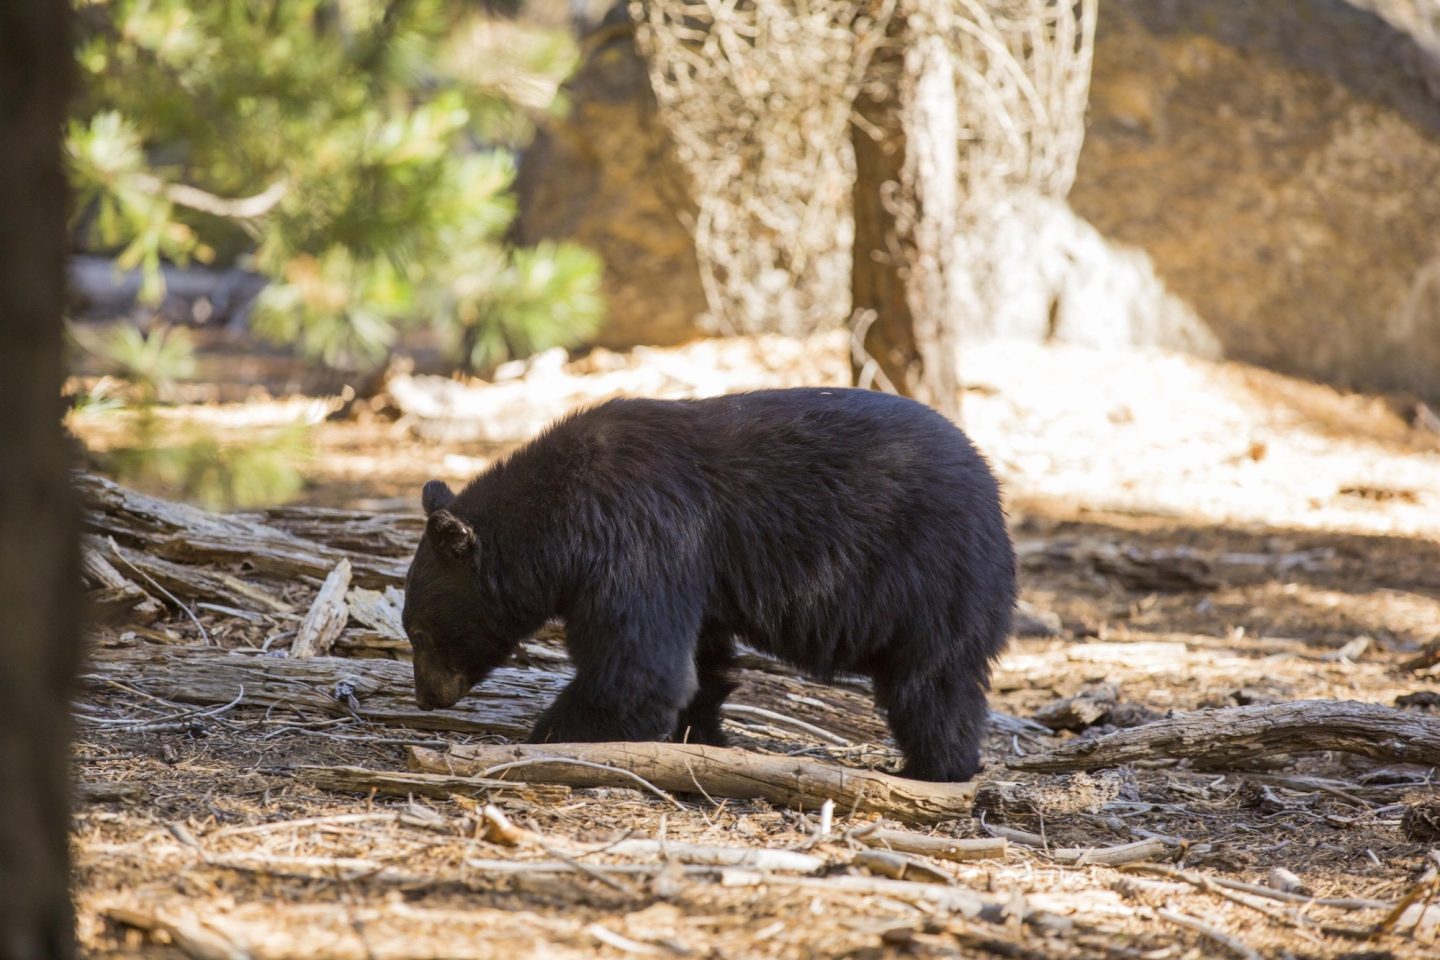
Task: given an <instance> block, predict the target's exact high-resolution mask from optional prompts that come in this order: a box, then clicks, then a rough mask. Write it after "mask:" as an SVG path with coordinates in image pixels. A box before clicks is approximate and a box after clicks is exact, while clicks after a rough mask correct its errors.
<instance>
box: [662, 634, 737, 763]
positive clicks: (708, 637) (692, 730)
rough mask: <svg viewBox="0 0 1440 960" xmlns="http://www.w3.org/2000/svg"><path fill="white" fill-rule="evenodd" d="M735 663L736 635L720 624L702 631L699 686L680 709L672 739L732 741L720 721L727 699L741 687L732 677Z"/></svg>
mask: <svg viewBox="0 0 1440 960" xmlns="http://www.w3.org/2000/svg"><path fill="white" fill-rule="evenodd" d="M734 664H735V650H734V638H733V635H732V634H731V633H730V632H729V631H728V630H725V629H723V628H720V627H709V628H707V629H706V630H704V631H702V632H701V634H700V645H699V648H698V649H697V651H696V655H695V672H696V674H697V677H698V680H699V683H700V689H699V690H698V691H696V693H695V696H694V697H692V698H691V700H690V703H689V704H687V705H686V707H685V709H684V710H681V711H680V719H679V721H678V722H677V723H676V724H675V732H674V733H673V734H672V735H671V739H672V740H674V741H675V742H676V743H700V744H705V745H707V746H712V747H723V746H726V745H727V744H728V743H729V738H728V737H727V736H726V735H725V729H724V725H723V724H722V723H721V720H720V708H721V707H722V706H723V705H724V704H725V699H726V698H727V697H729V696H730V694H732V693H734V692H735V689H736V688H737V687H739V686H740V684H738V683H736V682H735V681H734V680H732V679H730V669H731V668H732V667H733V666H734Z"/></svg>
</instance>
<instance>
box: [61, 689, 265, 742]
mask: <svg viewBox="0 0 1440 960" xmlns="http://www.w3.org/2000/svg"><path fill="white" fill-rule="evenodd" d="M244 699H245V687H244V686H241V687H240V692H239V693H237V694H236V695H235V699H234V700H231V701H230V702H229V703H227V704H224V705H223V706H219V707H200V708H197V709H194V710H185V711H183V712H181V713H176V714H172V715H171V716H168V717H152V718H150V719H148V720H133V719H125V720H118V719H117V720H112V719H108V718H105V717H84V716H82V717H80V718H79V719H80V720H81V721H83V722H85V723H93V724H95V725H96V726H101V727H119V728H120V729H122V730H125V731H127V732H131V733H133V732H136V731H146V730H151V729H154V728H156V727H158V726H168V725H170V724H172V723H174V722H175V721H177V720H190V719H196V718H199V717H218V716H220V715H221V714H222V713H228V712H229V711H231V710H233V709H235V708H236V707H238V706H239V705H240V702H241V701H242V700H244Z"/></svg>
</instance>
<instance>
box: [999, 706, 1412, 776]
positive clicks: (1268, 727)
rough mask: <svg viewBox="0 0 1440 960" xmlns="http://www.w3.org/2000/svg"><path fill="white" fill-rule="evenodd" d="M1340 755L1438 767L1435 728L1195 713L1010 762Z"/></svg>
mask: <svg viewBox="0 0 1440 960" xmlns="http://www.w3.org/2000/svg"><path fill="white" fill-rule="evenodd" d="M1317 750H1339V751H1342V752H1345V753H1354V754H1359V755H1360V756H1364V757H1370V758H1372V759H1375V760H1383V761H1386V762H1399V763H1419V764H1425V765H1432V766H1433V765H1435V764H1440V720H1437V719H1433V718H1430V717H1424V716H1419V715H1416V714H1414V713H1407V712H1406V711H1403V710H1394V709H1391V708H1390V707H1382V706H1379V705H1377V704H1373V703H1358V702H1354V701H1340V700H1299V701H1296V702H1294V703H1280V704H1264V705H1255V706H1248V707H1228V708H1225V709H1220V710H1197V711H1195V712H1193V713H1188V714H1184V715H1182V716H1178V717H1169V718H1167V719H1164V720H1159V721H1156V722H1155V723H1147V724H1145V725H1143V726H1139V727H1131V728H1130V729H1128V730H1118V731H1116V732H1115V733H1111V734H1106V735H1105V736H1103V737H1096V738H1095V739H1093V740H1077V741H1073V742H1071V743H1067V744H1065V745H1063V746H1060V747H1056V748H1055V749H1054V750H1050V751H1048V752H1046V753H1040V754H1034V755H1032V756H1028V757H1016V758H1014V759H1012V760H1010V761H1008V765H1009V766H1011V767H1013V768H1015V769H1019V770H1089V769H1094V768H1096V767H1113V766H1119V765H1120V764H1125V763H1131V762H1133V761H1136V760H1153V759H1155V758H1158V757H1174V758H1188V759H1192V760H1196V761H1199V762H1201V763H1203V764H1204V765H1205V766H1207V767H1226V766H1233V765H1235V764H1237V763H1244V762H1249V761H1252V760H1254V759H1255V758H1256V757H1264V756H1270V755H1273V754H1277V753H1309V752H1314V751H1317Z"/></svg>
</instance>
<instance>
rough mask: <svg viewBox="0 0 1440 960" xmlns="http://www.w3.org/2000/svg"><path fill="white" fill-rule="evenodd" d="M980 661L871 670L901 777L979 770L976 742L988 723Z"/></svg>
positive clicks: (943, 778) (954, 775) (954, 777)
mask: <svg viewBox="0 0 1440 960" xmlns="http://www.w3.org/2000/svg"><path fill="white" fill-rule="evenodd" d="M989 672H990V671H989V669H988V667H987V666H986V665H985V664H981V665H980V666H979V667H978V668H977V667H976V666H975V665H973V664H966V663H964V662H961V663H951V664H947V665H946V666H944V667H942V668H940V669H938V670H923V669H919V670H917V671H916V672H915V673H905V672H902V671H895V672H894V673H890V672H888V671H881V672H877V674H876V676H875V694H876V698H877V700H878V701H879V703H880V705H881V706H883V707H884V708H885V712H886V716H887V719H888V721H889V724H890V732H891V733H892V734H893V735H894V737H895V742H896V744H897V745H898V746H899V747H900V750H901V752H902V753H904V755H905V765H904V767H902V768H901V770H900V775H901V776H902V777H910V778H912V779H915V780H931V781H936V782H942V783H945V782H960V781H964V780H969V779H971V778H973V777H974V776H975V774H977V773H979V772H980V768H981V763H980V743H981V740H982V739H983V738H984V736H985V731H986V729H987V727H988V726H989V722H990V710H989V707H988V705H987V704H986V698H985V694H986V688H987V687H988V685H989V682H988V681H989Z"/></svg>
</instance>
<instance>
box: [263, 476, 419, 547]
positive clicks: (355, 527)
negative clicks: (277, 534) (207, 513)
mask: <svg viewBox="0 0 1440 960" xmlns="http://www.w3.org/2000/svg"><path fill="white" fill-rule="evenodd" d="M235 516H241V517H243V518H244V519H246V520H250V521H253V522H255V523H259V524H262V525H264V526H266V527H269V528H271V529H276V530H283V531H285V532H286V533H288V534H290V535H292V536H295V537H299V538H301V539H302V540H309V541H311V542H312V543H323V544H325V545H326V546H330V547H334V548H335V549H337V550H353V551H357V552H359V553H362V554H368V555H371V556H373V555H375V554H381V555H385V556H394V557H404V558H407V559H408V558H409V556H410V555H411V554H412V553H414V552H415V545H416V544H417V543H419V542H420V535H421V534H422V533H424V532H425V517H424V515H423V514H422V513H421V512H420V501H419V493H418V491H417V493H416V500H415V509H414V511H413V512H412V513H388V512H380V513H377V512H375V511H373V510H340V509H336V508H334V507H301V506H289V507H273V508H271V509H269V510H266V511H264V512H263V513H247V514H238V515H235Z"/></svg>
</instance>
